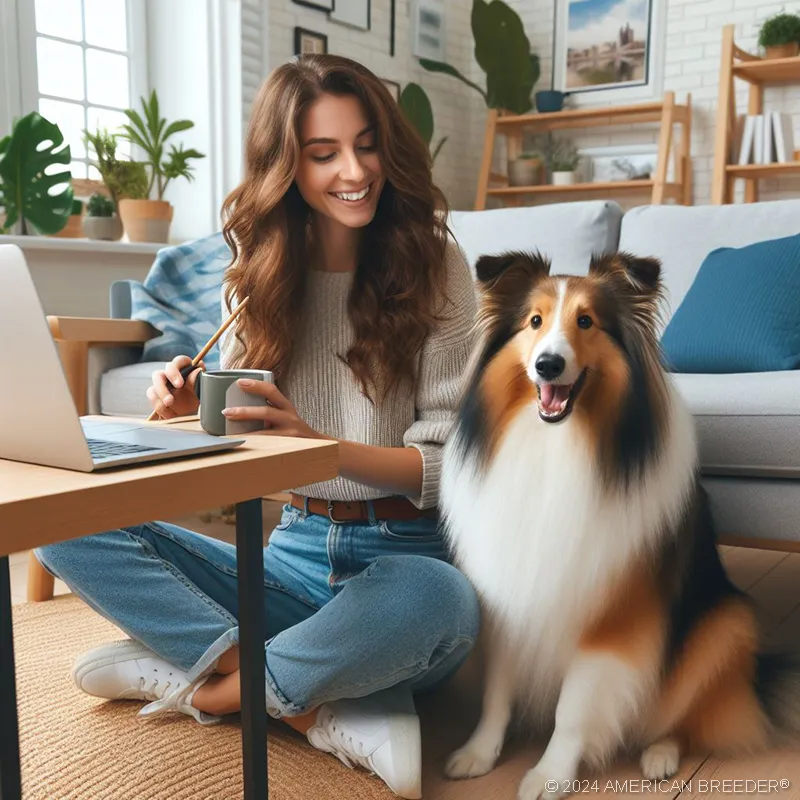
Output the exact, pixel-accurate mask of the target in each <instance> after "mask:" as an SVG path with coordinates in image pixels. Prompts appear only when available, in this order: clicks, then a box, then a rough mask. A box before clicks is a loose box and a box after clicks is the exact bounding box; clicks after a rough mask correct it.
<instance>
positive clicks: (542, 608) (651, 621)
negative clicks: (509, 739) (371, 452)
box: [442, 253, 800, 800]
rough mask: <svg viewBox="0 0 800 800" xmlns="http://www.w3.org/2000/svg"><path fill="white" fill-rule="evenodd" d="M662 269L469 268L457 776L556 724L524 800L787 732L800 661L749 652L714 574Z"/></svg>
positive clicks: (451, 447) (797, 713) (743, 608)
mask: <svg viewBox="0 0 800 800" xmlns="http://www.w3.org/2000/svg"><path fill="white" fill-rule="evenodd" d="M660 269H661V268H660V264H659V262H658V261H657V260H654V259H650V258H637V257H635V256H632V255H630V254H627V253H616V254H612V255H603V256H596V257H594V258H593V259H592V260H591V264H590V268H589V271H588V274H587V275H586V276H582V277H575V276H558V275H553V276H551V275H550V274H549V273H550V264H549V263H548V262H547V261H546V260H545V259H543V258H542V257H541V256H539V255H538V254H525V253H506V254H503V255H499V256H484V257H482V258H481V259H480V260H479V262H478V264H477V266H476V270H477V278H478V284H479V287H480V292H481V295H482V299H481V309H480V314H479V336H478V344H477V347H476V349H475V351H474V353H473V356H472V360H471V363H470V364H469V366H468V369H467V376H466V383H465V391H464V397H463V399H462V403H461V406H460V410H459V416H458V420H457V423H456V425H455V426H454V429H453V432H452V434H451V436H450V438H449V440H448V442H447V444H446V446H445V454H444V463H443V474H442V511H443V516H444V524H445V527H446V531H447V536H448V538H449V541H450V544H451V546H452V548H453V553H454V556H455V559H456V563H457V564H458V565H459V566H460V568H461V569H462V570H463V571H464V572H465V574H466V575H467V576H468V577H469V579H470V580H471V581H472V583H473V585H474V586H475V588H476V590H477V592H478V594H479V596H480V598H481V601H482V605H483V611H484V634H485V644H486V645H487V646H486V673H485V686H484V696H483V713H482V717H481V720H480V722H479V724H478V726H477V728H476V730H475V732H474V733H473V735H472V737H471V738H470V739H469V741H468V742H467V743H466V744H465V745H464V746H463V747H462V748H461V749H460V750H457V751H456V752H455V753H453V754H452V756H450V759H449V761H448V762H447V765H446V772H447V774H448V775H449V776H450V777H453V778H465V777H472V776H476V775H482V774H484V773H486V772H488V771H489V770H491V769H492V768H493V766H494V764H495V761H496V760H497V757H498V755H499V754H500V751H501V748H502V745H503V741H504V737H505V734H506V728H507V726H508V725H509V722H510V721H511V719H512V716H514V715H515V714H516V715H517V716H519V717H521V718H522V719H524V720H527V721H528V722H538V723H539V724H541V725H545V726H548V727H550V726H554V727H553V732H552V735H551V737H550V739H549V742H548V745H547V748H546V750H545V752H544V754H543V756H542V758H541V760H540V761H539V762H538V764H537V765H536V766H535V767H534V768H533V769H531V770H530V771H529V772H528V773H527V774H526V776H525V778H524V780H523V782H522V784H521V785H520V788H519V798H520V799H521V800H535V798H540V797H547V798H552V797H560V796H562V795H564V794H567V793H569V789H570V787H571V786H572V781H573V780H574V779H577V777H578V770H579V767H580V766H581V764H582V763H584V762H585V763H587V764H589V765H590V766H592V767H594V768H599V767H602V765H603V764H604V763H605V762H606V761H607V759H608V758H609V757H611V756H612V755H614V754H615V753H617V752H618V751H620V750H621V749H624V750H626V751H628V752H630V751H631V750H632V751H633V752H635V753H636V754H637V755H638V754H641V767H642V770H643V772H644V775H645V777H646V778H649V779H653V780H657V779H664V778H667V777H669V776H671V775H672V774H674V773H675V772H676V771H677V769H678V766H679V758H680V754H681V753H683V752H686V751H688V750H700V751H707V750H712V751H718V752H719V751H724V752H740V751H753V750H757V749H760V748H764V747H767V746H770V745H772V744H775V743H776V742H777V741H783V738H784V736H787V737H790V738H791V737H792V736H793V735H796V734H797V733H798V732H800V664H799V663H798V661H797V659H795V658H794V657H792V656H789V655H786V654H778V653H768V652H766V651H765V650H764V649H763V646H762V642H761V636H760V631H759V629H758V625H757V621H756V615H755V613H754V609H753V607H752V605H751V602H750V600H749V598H748V597H747V596H746V595H745V594H744V593H743V592H741V591H740V590H739V589H737V588H736V587H735V586H734V585H733V584H732V583H731V581H730V580H729V578H728V576H727V575H726V573H725V570H724V568H723V566H722V564H721V562H720V559H719V555H718V552H717V548H716V539H715V533H714V529H713V525H712V519H711V515H710V513H709V507H708V503H707V500H706V497H705V495H704V493H703V490H702V488H701V486H700V483H699V480H698V459H697V447H696V442H695V432H694V426H693V421H692V417H691V415H690V414H689V412H688V410H687V409H686V408H685V407H684V405H683V403H682V402H681V400H680V397H679V396H678V394H677V392H676V390H675V388H674V387H673V385H672V382H671V380H670V377H669V375H668V374H666V373H665V371H664V369H663V368H662V363H661V354H660V351H659V347H658V340H657V333H656V331H657V326H658V319H659V303H660V299H661V285H660Z"/></svg>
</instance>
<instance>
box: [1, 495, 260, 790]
mask: <svg viewBox="0 0 800 800" xmlns="http://www.w3.org/2000/svg"><path fill="white" fill-rule="evenodd" d="M262 536H263V534H262V519H261V498H260V497H259V498H258V499H257V500H247V501H245V502H244V503H237V505H236V563H237V568H238V571H239V669H240V679H241V687H242V756H243V759H244V797H245V800H264V799H265V798H266V797H267V707H266V703H267V698H266V691H265V688H264V642H265V641H266V638H267V624H266V613H265V611H264V553H263V540H262ZM2 800H5V798H2Z"/></svg>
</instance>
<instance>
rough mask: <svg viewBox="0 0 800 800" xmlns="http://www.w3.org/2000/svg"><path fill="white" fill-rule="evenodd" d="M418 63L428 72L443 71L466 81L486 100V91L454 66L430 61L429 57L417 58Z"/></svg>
mask: <svg viewBox="0 0 800 800" xmlns="http://www.w3.org/2000/svg"><path fill="white" fill-rule="evenodd" d="M419 64H420V66H421V67H423V68H424V69H426V70H428V72H443V73H444V74H445V75H452V77H454V78H458V80H460V81H462V82H463V83H466V84H467V86H471V87H472V88H473V89H475V91H476V92H480V95H481V97H482V98H483V99H484V102H486V100H487V97H486V92H484V91H483V89H481V87H480V86H478V84H476V83H473V82H472V81H470V80H467V79H466V78H465V77H464V76H463V75H462V74H461V73H460V72H459V71H458V70H457V69H456V68H455V67H451V66H450V65H449V64H445V63H444V62H443V61H431V59H429V58H421V59H419Z"/></svg>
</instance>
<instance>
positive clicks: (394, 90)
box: [381, 78, 400, 103]
mask: <svg viewBox="0 0 800 800" xmlns="http://www.w3.org/2000/svg"><path fill="white" fill-rule="evenodd" d="M381 82H382V83H383V85H384V86H385V87H386V88H387V89H388V90H389V94H391V96H392V97H394V99H395V100H396V101H397V102H398V103H399V102H400V84H399V83H397V81H389V80H386V78H381Z"/></svg>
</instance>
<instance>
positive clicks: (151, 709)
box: [138, 681, 194, 717]
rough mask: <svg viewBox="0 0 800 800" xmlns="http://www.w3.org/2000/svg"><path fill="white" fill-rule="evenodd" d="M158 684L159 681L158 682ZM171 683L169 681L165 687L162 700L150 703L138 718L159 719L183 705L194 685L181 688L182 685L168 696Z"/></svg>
mask: <svg viewBox="0 0 800 800" xmlns="http://www.w3.org/2000/svg"><path fill="white" fill-rule="evenodd" d="M156 683H158V681H156ZM170 685H171V684H170V682H169V681H167V683H166V686H165V687H164V694H163V695H161V699H160V700H155V701H153V702H152V703H148V704H147V705H146V706H145V707H144V708H142V710H141V711H140V712H139V714H138V716H140V717H158V716H161V715H162V714H166V713H167V712H168V711H173V710H177V709H178V708H179V707H180V705H181V703H182V702H183V700H184V698H185V697H186V696H187V695H188V694H189V693H190V692H191V691H192V689H193V688H194V687H193V684H191V683H189V684H187V685H186V686H183V687H181V684H180V683H178V685H177V686H176V687H175V689H174V691H172V692H170V693H169V694H167V689H168V688H169V687H170Z"/></svg>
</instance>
